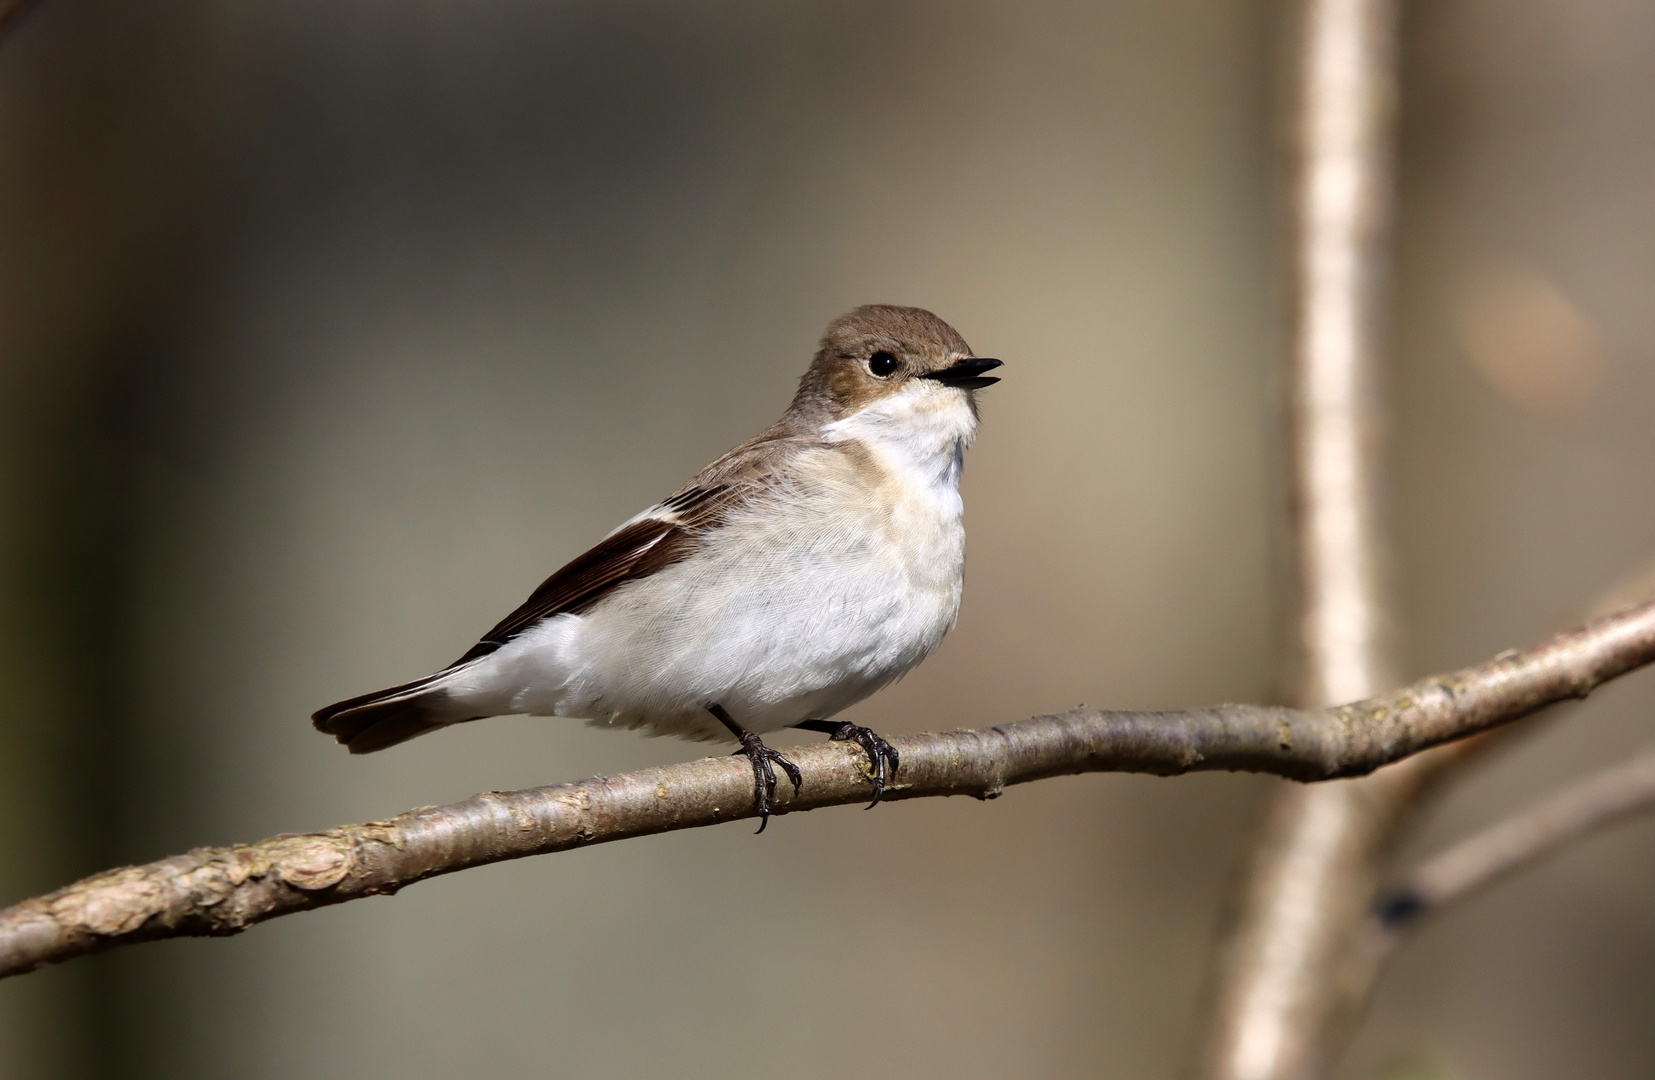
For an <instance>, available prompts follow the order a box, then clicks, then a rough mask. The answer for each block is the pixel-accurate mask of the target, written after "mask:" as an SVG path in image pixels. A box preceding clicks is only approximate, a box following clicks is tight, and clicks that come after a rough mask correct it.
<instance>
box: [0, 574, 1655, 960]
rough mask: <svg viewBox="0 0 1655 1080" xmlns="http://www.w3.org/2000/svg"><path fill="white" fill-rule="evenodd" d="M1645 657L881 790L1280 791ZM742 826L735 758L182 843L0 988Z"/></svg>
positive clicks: (21, 953)
mask: <svg viewBox="0 0 1655 1080" xmlns="http://www.w3.org/2000/svg"><path fill="white" fill-rule="evenodd" d="M1651 661H1655V603H1650V604H1645V605H1642V606H1640V607H1636V608H1632V609H1630V610H1628V611H1625V612H1622V613H1620V614H1618V615H1612V616H1608V617H1606V618H1602V619H1598V620H1596V621H1594V622H1591V623H1588V624H1586V625H1585V626H1582V627H1580V628H1579V629H1576V630H1572V631H1570V632H1568V633H1565V634H1560V635H1558V636H1557V637H1555V638H1553V639H1552V640H1550V641H1548V642H1546V643H1545V644H1543V645H1540V646H1537V647H1535V648H1533V649H1529V650H1527V651H1525V652H1510V653H1504V654H1502V655H1500V656H1497V657H1495V658H1494V659H1493V660H1490V661H1489V662H1487V663H1485V664H1479V665H1477V666H1476V667H1471V668H1466V669H1463V670H1461V671H1456V672H1453V673H1450V674H1446V675H1438V676H1433V677H1430V678H1427V679H1422V680H1420V681H1419V682H1416V683H1414V684H1412V685H1410V686H1406V687H1403V688H1402V689H1400V690H1397V691H1393V692H1391V693H1388V694H1382V695H1380V696H1378V697H1374V698H1370V699H1368V700H1365V701H1359V702H1356V703H1354V704H1350V705H1341V706H1337V707H1334V708H1327V709H1288V708H1280V707H1272V706H1258V705H1216V706H1211V707H1208V708H1199V709H1186V710H1178V711H1167V712H1110V711H1105V710H1100V709H1092V708H1079V709H1072V710H1070V711H1069V712H1065V713H1059V714H1056V715H1052V716H1037V717H1034V718H1032V719H1029V720H1021V721H1017V722H1015V723H1009V724H1002V725H997V726H994V727H989V728H983V729H981V730H975V731H948V732H939V733H935V734H920V735H914V736H908V737H900V738H895V739H892V740H891V741H892V744H893V745H894V746H896V748H897V749H898V750H899V751H900V752H901V754H902V767H901V769H900V771H899V772H898V773H897V776H896V778H895V780H894V782H893V783H892V785H891V786H890V788H889V789H888V790H887V792H886V795H885V797H886V798H887V799H913V798H924V797H928V796H935V795H970V796H973V797H976V798H979V799H992V798H994V797H996V796H997V795H999V794H1000V793H1001V791H1003V790H1004V789H1005V788H1006V787H1007V786H1009V785H1011V784H1023V783H1028V782H1030V781H1033V780H1042V779H1045V778H1047V777H1052V776H1063V775H1067V774H1072V773H1084V772H1142V773H1154V774H1157V775H1161V776H1173V775H1177V774H1179V773H1186V772H1194V771H1198V770H1211V769H1228V770H1245V771H1250V772H1265V773H1274V774H1276V775H1279V776H1285V777H1289V778H1291V779H1295V780H1307V781H1308V780H1327V779H1333V778H1337V777H1344V776H1356V775H1360V774H1363V773H1366V772H1369V771H1371V770H1373V769H1376V768H1378V767H1379V766H1381V765H1385V764H1388V763H1390V762H1393V761H1397V760H1400V759H1402V758H1406V757H1408V756H1410V755H1412V754H1416V753H1418V752H1419V751H1421V750H1424V749H1426V748H1428V747H1431V746H1435V745H1437V744H1440V743H1444V742H1448V741H1451V740H1454V739H1459V738H1463V737H1465V736H1468V735H1472V734H1475V733H1477V732H1479V731H1483V730H1486V729H1488V728H1490V727H1493V726H1495V725H1498V724H1502V723H1505V722H1508V721H1511V720H1515V719H1517V718H1519V717H1522V716H1526V715H1528V714H1529V713H1532V712H1534V711H1535V710H1537V709H1540V708H1544V707H1545V706H1547V705H1549V704H1552V703H1553V702H1557V701H1562V700H1565V699H1568V698H1578V697H1583V696H1585V695H1586V694H1587V693H1588V692H1590V691H1591V690H1592V689H1593V688H1594V687H1596V686H1598V685H1599V684H1600V683H1602V682H1604V681H1606V680H1608V679H1613V678H1615V677H1616V676H1618V675H1621V674H1624V673H1626V672H1628V671H1631V670H1633V669H1634V668H1637V667H1640V666H1642V665H1644V664H1648V663H1650V662H1651ZM793 753H794V758H795V760H796V761H797V763H798V764H799V766H800V767H801V768H802V769H803V770H804V777H805V782H804V786H803V788H802V790H801V791H800V792H799V793H798V794H796V795H795V794H794V793H793V791H792V790H791V788H790V787H789V786H788V785H786V784H784V785H782V787H781V790H779V791H778V792H777V796H778V798H777V804H778V805H777V811H778V813H788V812H791V811H798V810H813V809H816V808H817V807H822V806H837V805H840V804H844V803H861V802H865V801H866V800H867V797H868V784H869V773H868V765H867V758H866V757H865V756H864V754H863V753H862V751H861V749H860V748H857V747H852V746H849V745H847V744H845V743H820V744H817V745H814V746H806V747H802V748H799V749H798V750H796V751H794V752H793ZM753 816H755V811H754V809H753V777H752V769H751V766H749V765H748V763H747V761H746V760H745V759H743V758H735V757H715V758H702V759H700V760H697V761H689V762H685V763H683V764H680V765H669V766H666V767H664V768H658V769H646V770H643V771H641V772H635V773H627V774H624V775H621V776H609V777H599V778H597V779H593V780H582V781H580V782H578V783H573V784H558V785H554V786H551V787H541V788H532V789H529V790H526V791H508V792H499V791H495V792H486V793H484V794H481V795H476V796H473V797H472V798H470V799H467V800H465V801H464V802H458V803H454V804H452V805H449V806H438V807H425V808H422V809H418V810H410V811H408V812H407V813H405V814H401V815H399V816H397V817H394V818H391V819H390V820H388V821H373V822H368V823H367V824H365V825H347V826H343V827H341V828H337V829H330V830H328V831H326V832H319V833H306V834H301V835H286V836H278V837H274V838H273V839H269V840H264V841H261V842H259V843H255V844H238V845H235V846H233V847H219V848H197V849H196V850H194V851H191V852H189V853H187V854H184V855H177V856H174V857H172V858H169V859H162V860H161V861H159V862H153V863H149V864H146V865H144V866H131V867H124V868H122V869H118V870H111V871H108V872H107V873H103V874H98V875H95V876H93V877H90V878H87V879H85V880H84V881H80V882H77V883H75V884H74V885H71V886H69V887H68V888H65V889H61V890H59V891H57V892H55V893H51V894H49V895H47V896H42V897H37V898H35V899H32V900H26V901H24V902H23V903H21V904H18V905H16V906H14V907H11V908H8V909H7V910H5V911H0V977H3V976H7V975H17V974H21V973H23V972H26V971H30V970H33V969H34V968H36V967H39V966H40V965H42V964H48V963H55V962H58V961H62V960H67V959H69V958H71V957H75V956H81V955H84V954H86V953H90V952H96V951H98V950H101V949H105V948H109V947H111V946H114V945H121V944H127V943H130V942H137V941H149V940H154V939H156V938H166V937H181V936H191V935H195V936H201V935H209V936H215V935H228V934H236V933H240V932H241V931H243V930H245V929H247V928H248V927H250V926H252V925H253V924H255V923H258V922H262V921H264V920H265V919H272V918H275V917H277V916H279V915H286V914H290V913H292V912H296V911H306V910H309V909H311V908H317V907H324V906H327V905H329V904H340V903H344V902H346V901H348V900H356V899H359V898H362V897H366V896H378V895H383V894H389V893H394V892H396V891H397V890H398V889H400V888H402V887H403V886H405V885H411V884H413V883H414V882H416V881H422V880H424V879H425V878H428V877H435V876H436V875H438V874H448V873H453V872H454V871H456V870H464V869H466V868H467V867H471V866H481V865H483V864H485V863H492V862H500V861H502V860H505V859H517V858H522V857H524V856H527V855H541V854H546V853H549V852H554V851H564V850H566V849H569V848H574V847H581V846H584V845H587V844H597V843H603V842H606V841H610V840H624V839H626V838H628V837H633V836H645V835H649V834H651V833H660V832H669V831H671V830H674V829H690V828H697V827H700V826H705V825H716V824H719V823H721V822H726V821H734V820H739V819H742V818H750V817H753Z"/></svg>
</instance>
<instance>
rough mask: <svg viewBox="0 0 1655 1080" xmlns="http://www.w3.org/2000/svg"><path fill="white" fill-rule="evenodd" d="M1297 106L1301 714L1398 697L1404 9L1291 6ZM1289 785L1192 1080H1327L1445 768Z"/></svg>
mask: <svg viewBox="0 0 1655 1080" xmlns="http://www.w3.org/2000/svg"><path fill="white" fill-rule="evenodd" d="M1286 10H1287V11H1289V12H1290V19H1291V29H1292V48H1291V51H1290V52H1289V53H1286V54H1284V59H1287V60H1288V63H1289V65H1290V69H1289V71H1288V73H1287V74H1288V79H1287V80H1286V82H1287V86H1286V87H1285V88H1286V89H1288V90H1289V96H1288V97H1287V98H1286V100H1285V101H1284V102H1283V104H1284V105H1286V106H1287V108H1286V109H1285V110H1284V117H1283V118H1284V120H1285V121H1286V123H1285V124H1284V125H1283V126H1284V128H1285V131H1284V134H1285V135H1286V136H1287V137H1286V138H1285V139H1284V140H1283V148H1284V149H1285V150H1286V154H1285V160H1284V162H1283V164H1284V165H1285V168H1284V169H1283V179H1285V180H1286V182H1287V183H1286V187H1287V192H1286V194H1287V195H1288V199H1287V205H1286V206H1285V207H1284V209H1286V211H1287V214H1286V216H1285V221H1284V224H1286V225H1287V226H1288V236H1287V240H1288V243H1287V245H1286V252H1285V254H1286V256H1287V259H1286V263H1285V265H1284V267H1283V270H1284V271H1285V273H1284V276H1285V278H1286V284H1287V286H1288V290H1287V291H1288V296H1289V298H1290V306H1289V322H1288V326H1287V335H1286V340H1285V342H1284V344H1285V345H1286V350H1285V356H1284V359H1285V361H1286V363H1285V364H1284V371H1283V376H1284V377H1283V380H1282V382H1283V388H1284V389H1285V390H1286V391H1287V396H1288V414H1287V416H1286V419H1287V422H1288V425H1287V430H1288V435H1289V447H1290V451H1291V452H1290V454H1289V458H1288V462H1287V464H1288V466H1289V468H1288V480H1289V483H1290V490H1291V497H1292V501H1291V509H1292V531H1291V534H1290V536H1291V545H1292V546H1291V550H1292V556H1293V572H1294V584H1295V585H1296V590H1295V593H1296V595H1295V596H1294V610H1293V618H1292V623H1291V627H1292V631H1293V632H1292V635H1291V638H1290V649H1289V654H1288V657H1287V659H1288V661H1289V671H1290V678H1289V679H1288V680H1287V683H1288V685H1289V687H1290V688H1291V689H1290V693H1291V700H1292V702H1293V703H1294V704H1296V705H1301V706H1320V705H1328V704H1331V703H1333V702H1338V701H1349V700H1351V699H1353V698H1358V697H1366V696H1368V695H1371V694H1374V693H1376V692H1378V691H1379V690H1381V689H1382V688H1384V687H1387V686H1394V685H1395V684H1396V677H1395V676H1394V675H1393V674H1392V673H1393V672H1394V671H1395V670H1396V667H1397V665H1396V663H1395V657H1394V655H1393V650H1392V649H1391V647H1390V646H1391V644H1392V642H1393V640H1394V637H1393V633H1392V612H1391V610H1390V603H1389V598H1388V595H1387V594H1388V591H1389V590H1388V589H1387V588H1386V585H1387V582H1386V580H1385V579H1386V575H1385V574H1384V572H1383V568H1384V565H1385V563H1386V561H1387V560H1386V558H1385V547H1386V545H1385V538H1384V535H1383V533H1384V530H1383V527H1382V523H1383V521H1384V517H1385V515H1384V512H1383V506H1382V502H1383V500H1382V497H1381V486H1382V485H1381V483H1380V477H1381V475H1382V474H1383V471H1384V467H1383V458H1382V454H1381V449H1382V447H1381V445H1380V435H1381V430H1382V428H1383V422H1384V414H1383V410H1382V408H1381V400H1380V399H1381V396H1382V395H1381V392H1380V389H1381V384H1382V383H1383V381H1384V379H1383V360H1384V348H1383V345H1384V337H1385V335H1384V332H1383V331H1384V325H1385V319H1386V304H1385V296H1384V294H1385V286H1386V279H1387V277H1388V276H1389V271H1390V262H1391V260H1390V247H1391V244H1390V233H1391V230H1390V223H1391V207H1392V202H1393V190H1392V189H1393V176H1392V154H1393V143H1394V125H1393V123H1392V109H1393V103H1394V97H1395V83H1396V23H1397V11H1398V4H1397V0H1294V2H1293V3H1291V4H1289V5H1288V6H1287V9H1286ZM1441 760H1442V758H1441V756H1440V755H1424V756H1422V757H1419V758H1415V759H1413V760H1411V761H1409V762H1408V764H1407V765H1403V766H1399V767H1398V768H1395V769H1387V770H1385V771H1384V772H1383V773H1381V774H1379V775H1377V776H1373V777H1371V778H1369V779H1366V780H1363V781H1360V782H1357V783H1351V784H1334V785H1325V786H1321V787H1315V788H1308V789H1307V788H1292V787H1284V788H1283V789H1281V790H1279V791H1278V792H1276V794H1275V796H1274V798H1272V799H1271V801H1270V805H1269V807H1268V810H1267V812H1266V815H1265V821H1264V827H1263V828H1262V829H1261V831H1260V833H1259V836H1258V838H1257V840H1256V841H1255V842H1254V845H1253V850H1252V853H1251V857H1250V859H1249V865H1248V867H1247V870H1246V873H1245V875H1244V877H1243V879H1242V881H1241V883H1240V888H1239V889H1238V890H1237V894H1236V897H1235V900H1234V901H1233V911H1232V913H1231V917H1230V920H1229V925H1228V927H1227V928H1226V932H1225V934H1224V939H1223V943H1222V946H1221V948H1220V950H1219V955H1218V960H1219V963H1218V965H1217V967H1216V970H1215V976H1214V979H1213V985H1212V987H1211V990H1210V1002H1209V1005H1208V1016H1207V1017H1206V1023H1205V1025H1204V1026H1205V1030H1204V1032H1203V1035H1202V1038H1201V1041H1200V1043H1199V1044H1198V1047H1197V1055H1198V1056H1197V1059H1196V1062H1195V1069H1194V1071H1195V1072H1196V1074H1197V1075H1199V1076H1201V1077H1204V1078H1205V1080H1310V1078H1313V1077H1315V1076H1318V1075H1320V1074H1321V1073H1322V1072H1324V1071H1325V1066H1326V1063H1327V1059H1328V1058H1329V1057H1330V1056H1331V1053H1332V1048H1333V1044H1334V1042H1335V1038H1334V1033H1335V1031H1336V1029H1337V1028H1339V1027H1340V1026H1343V1021H1344V1019H1345V1018H1346V1017H1347V1016H1349V1015H1351V1014H1352V1012H1353V1010H1352V1007H1351V1004H1352V998H1351V997H1350V996H1349V995H1348V994H1346V993H1345V992H1344V991H1345V987H1346V985H1347V984H1348V980H1346V979H1344V978H1343V977H1342V976H1343V972H1344V970H1345V969H1346V967H1347V966H1348V964H1347V958H1348V956H1349V952H1350V946H1351V942H1352V939H1353V938H1354V937H1355V936H1356V935H1357V934H1358V933H1359V932H1360V930H1361V927H1362V925H1363V922H1362V920H1363V917H1364V915H1365V914H1366V910H1367V908H1366V905H1367V901H1368V900H1369V898H1370V897H1371V896H1372V893H1373V888H1374V884H1375V877H1376V867H1377V865H1378V861H1379V858H1380V856H1381V854H1382V853H1383V852H1384V851H1385V850H1386V848H1387V847H1388V846H1389V844H1390V842H1391V840H1392V838H1393V837H1394V835H1395V833H1396V830H1397V827H1398V826H1399V825H1400V824H1401V822H1402V821H1403V820H1405V818H1406V816H1407V813H1408V810H1409V808H1410V807H1412V806H1413V805H1415V804H1416V803H1417V801H1418V800H1417V796H1418V793H1419V791H1420V789H1421V787H1422V786H1423V785H1424V784H1425V783H1426V781H1427V780H1428V779H1429V778H1430V777H1431V776H1433V775H1434V774H1435V773H1436V772H1437V771H1438V769H1439V768H1440V764H1441Z"/></svg>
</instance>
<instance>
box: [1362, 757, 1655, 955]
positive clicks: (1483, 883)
mask: <svg viewBox="0 0 1655 1080" xmlns="http://www.w3.org/2000/svg"><path fill="white" fill-rule="evenodd" d="M1647 810H1655V753H1645V754H1640V755H1639V756H1637V757H1635V758H1633V759H1632V760H1630V761H1627V762H1623V763H1622V764H1620V765H1616V766H1613V767H1612V768H1608V769H1604V770H1603V771H1602V772H1600V773H1597V774H1596V775H1593V776H1589V777H1587V778H1586V779H1584V780H1582V781H1580V782H1579V783H1576V784H1571V785H1570V786H1569V787H1566V788H1564V789H1563V790H1562V791H1559V792H1556V793H1555V794H1553V795H1551V796H1549V797H1548V798H1545V799H1543V800H1541V801H1540V802H1537V803H1535V804H1534V805H1532V806H1530V807H1527V808H1525V809H1523V810H1520V811H1519V812H1517V813H1516V814H1514V815H1512V816H1511V817H1508V818H1506V819H1505V820H1504V821H1500V822H1497V823H1496V824H1494V825H1492V826H1490V827H1489V828H1487V829H1485V830H1483V831H1482V832H1480V833H1476V834H1474V835H1472V836H1470V837H1468V838H1466V839H1465V840H1462V841H1460V842H1459V843H1458V844H1455V845H1454V846H1453V847H1451V848H1449V849H1448V850H1447V851H1444V852H1442V853H1441V854H1439V855H1436V856H1434V857H1432V858H1431V859H1429V860H1428V861H1426V862H1425V863H1424V864H1422V865H1421V866H1420V867H1419V868H1418V869H1417V870H1415V871H1414V872H1413V873H1412V874H1411V875H1409V877H1408V879H1407V880H1406V881H1404V882H1402V883H1401V884H1400V885H1398V886H1396V887H1395V888H1393V889H1391V890H1390V891H1389V892H1388V893H1386V895H1385V896H1384V897H1383V899H1382V900H1381V902H1380V903H1379V904H1378V906H1377V907H1378V910H1377V911H1376V912H1375V917H1376V919H1377V920H1378V922H1379V924H1380V929H1381V930H1382V931H1384V932H1385V933H1386V934H1387V935H1389V936H1392V937H1394V936H1396V935H1398V934H1400V933H1401V932H1402V931H1404V930H1408V929H1412V928H1413V927H1414V926H1416V925H1418V924H1419V923H1420V922H1421V921H1422V920H1423V919H1425V918H1426V917H1427V916H1430V915H1434V914H1436V913H1437V912H1439V911H1441V910H1443V909H1444V908H1446V907H1448V906H1449V905H1451V904H1455V903H1458V902H1459V901H1461V900H1464V899H1465V898H1467V897H1469V896H1471V895H1473V894H1474V893H1476V892H1478V891H1480V890H1481V889H1483V888H1485V887H1487V886H1489V885H1492V884H1493V883H1494V882H1496V881H1498V880H1500V879H1501V878H1503V877H1505V876H1506V875H1508V874H1512V873H1515V872H1516V871H1518V870H1521V869H1522V868H1523V867H1525V866H1528V865H1530V864H1532V863H1535V862H1538V861H1539V860H1541V859H1543V858H1545V857H1546V856H1548V855H1550V854H1552V853H1553V852H1556V851H1559V850H1561V849H1562V848H1564V847H1567V846H1568V845H1569V844H1571V843H1573V842H1574V841H1576V840H1578V839H1580V838H1581V837H1582V836H1585V835H1586V834H1587V833H1590V832H1593V831H1595V830H1597V829H1601V828H1604V827H1605V826H1608V825H1613V824H1614V823H1615V822H1617V821H1620V820H1621V819H1623V818H1626V817H1630V816H1631V815H1633V814H1636V813H1640V812H1643V811H1647Z"/></svg>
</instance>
